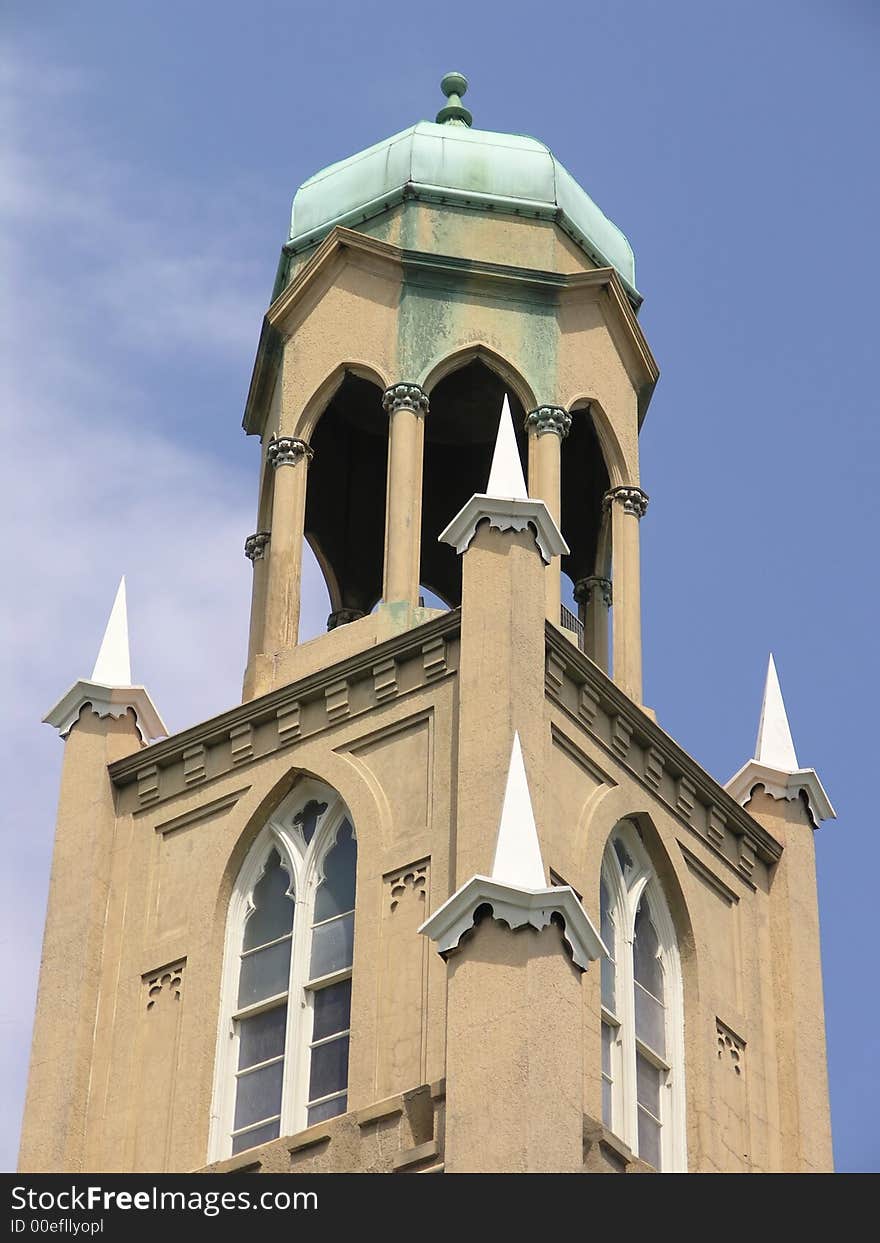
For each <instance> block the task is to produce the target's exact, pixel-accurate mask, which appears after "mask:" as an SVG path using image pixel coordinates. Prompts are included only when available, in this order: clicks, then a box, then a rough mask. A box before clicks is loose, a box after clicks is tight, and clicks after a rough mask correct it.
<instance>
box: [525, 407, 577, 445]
mask: <svg viewBox="0 0 880 1243" xmlns="http://www.w3.org/2000/svg"><path fill="white" fill-rule="evenodd" d="M523 426H524V427H525V429H526V432H527V433H528V432H534V433H535V435H536V436H545V435H547V433H548V432H552V433H553V434H554V435H556V436H558V437H559V439H560V440H564V439H565V437H566V436H567V435H568V433H569V430H570V428H571V415H570V414H569V413H568V411H567V410H565V409H563V407H562V406H538V408H537V410H532V411H531V413H529V414H527V415H526V421H525V423H524V424H523Z"/></svg>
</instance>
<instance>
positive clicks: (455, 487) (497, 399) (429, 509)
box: [421, 359, 528, 608]
mask: <svg viewBox="0 0 880 1243" xmlns="http://www.w3.org/2000/svg"><path fill="white" fill-rule="evenodd" d="M505 392H506V393H507V395H508V397H509V398H510V412H511V414H512V416H513V425H514V428H515V429H516V439H517V446H518V448H519V456H520V461H521V462H522V466H523V473H524V474H525V473H526V470H527V463H528V443H527V439H526V433H525V430H524V428H523V422H524V419H525V410H524V409H523V405H522V402H521V401H520V400H519V398H518V397H517V396H516V394H515V393H514V392H513V391H512V390H511V389H510V388H509V387H507V386H506V385H505V382H504V380H502V379H501V377H500V376H498V375H496V373H495V372H494V371H492V370H491V369H490V368H489V367H487V366H486V364H485V363H484V362H482V361H481V360H480V359H474V360H473V361H472V362H469V363H467V364H466V365H465V366H463V367H461V368H459V369H458V370H457V371H453V372H452V373H451V374H450V375H447V376H445V377H444V378H443V379H442V380H440V381H439V382H438V383H437V384H436V385H435V386H434V388H433V389H432V391H431V393H430V399H431V409H430V413H429V414H428V416H427V418H426V420H425V459H424V477H423V484H422V551H421V582H422V583H423V584H424V586H425V587H427V588H428V589H429V590H430V591H432V592H434V594H435V595H437V596H439V597H440V599H441V600H444V601H446V603H447V604H449V605H450V607H452V608H457V607H458V605H459V604H461V558H460V557H459V556H458V554H457V553H456V551H455V549H454V548H452V547H450V546H449V545H448V544H440V543H438V542H437V537H438V536H439V534H440V532H441V531H442V530H443V529H444V528H445V527H446V526H447V525H448V523H449V522H450V521H451V520H452V519H453V518H454V517H455V515H456V514H457V513H458V511H459V510H460V509H461V507H462V506H463V505H464V504H465V502H466V501H468V500H470V498H471V497H472V496H473V495H474V493H479V492H485V491H486V485H487V484H488V481H489V470H490V468H491V465H492V451H493V449H494V447H495V438H496V436H497V434H498V420H499V418H500V415H501V405H502V402H503V400H504V394H505Z"/></svg>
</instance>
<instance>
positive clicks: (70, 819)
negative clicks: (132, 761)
mask: <svg viewBox="0 0 880 1243" xmlns="http://www.w3.org/2000/svg"><path fill="white" fill-rule="evenodd" d="M140 746H141V740H140V734H139V733H138V728H137V725H136V723H135V719H134V715H133V713H131V712H128V713H127V714H126V715H125V716H122V717H120V718H119V719H116V718H114V717H112V716H108V717H102V718H99V717H98V716H96V715H95V713H94V712H93V711H92V709H91V707H90V706H89V705H86V706H85V707H84V708H83V710H82V712H81V714H80V718H79V720H78V721H77V723H76V724H75V725H74V726H73V728H72V730H71V732H70V734H69V735H68V738H67V742H66V743H65V748H64V762H63V766H62V771H61V793H60V797H59V802H58V817H57V821H56V828H55V848H54V851H53V855H52V873H51V879H50V882H49V900H48V906H47V913H46V927H45V932H44V936H43V956H42V962H41V964H40V984H39V990H38V994H37V1010H36V1018H35V1020H34V1038H33V1045H32V1050H31V1068H30V1076H29V1079H28V1090H27V1099H26V1102H25V1110H24V1126H23V1129H22V1136H21V1149H20V1153H19V1166H20V1169H22V1170H23V1171H27V1172H33V1173H53V1172H58V1171H59V1170H66V1171H70V1172H74V1171H77V1170H80V1169H82V1168H83V1150H84V1144H85V1138H86V1134H85V1133H86V1111H87V1105H88V1091H89V1081H90V1076H91V1071H92V1056H93V1050H94V1043H95V1032H96V1026H97V1023H98V1001H99V987H100V976H101V959H102V956H103V952H104V922H105V915H106V910H107V901H108V896H109V884H110V871H111V863H112V858H113V845H114V837H115V830H116V812H115V808H114V800H113V790H112V787H111V784H110V778H109V776H108V774H107V765H108V764H110V763H112V762H113V761H114V760H119V759H122V758H123V757H125V756H127V755H131V754H133V753H134V752H136V751H138V750H139V749H140Z"/></svg>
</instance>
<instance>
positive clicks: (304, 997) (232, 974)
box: [208, 779, 357, 1161]
mask: <svg viewBox="0 0 880 1243" xmlns="http://www.w3.org/2000/svg"><path fill="white" fill-rule="evenodd" d="M312 799H315V800H316V801H317V802H319V803H326V804H327V809H326V811H324V812H323V813H322V814H321V817H320V820H319V822H318V825H317V827H316V830H315V834H314V836H313V837H312V840H311V842H310V843H308V845H306V844H305V842H304V840H303V837H302V835H301V833H300V831H299V828H298V827H297V826H296V825H294V823H293V820H294V817H295V816H296V815H297V813H298V812H299V811H301V810H302V808H303V807H304V806H305V805H306V804H307V803H308V802H309V801H310V800H312ZM346 820H347V821H348V823H349V824H350V825H351V828H352V835H353V837H354V839H355V841H357V828H356V826H355V823H354V820H353V819H352V816H351V813H350V812H349V810H348V808H347V807H346V805H345V803H344V802H343V800H342V798H341V797H340V796H339V795H338V794H337V793H336V791H335V790H332V789H331V788H330V787H329V786H325V785H324V784H323V783H321V782H318V781H315V780H312V779H309V780H307V781H302V782H299V783H298V784H297V785H296V786H295V787H294V789H293V790H292V791H291V792H290V794H289V795H288V796H287V797H286V798H285V799H284V800H283V802H282V803H281V804H280V805H279V807H278V808H277V809H276V811H275V813H274V814H273V815H272V816H271V817H270V819H269V820H268V821H267V823H266V824H265V825H264V827H263V828H262V829H261V831H260V833H259V834H258V836H257V838H256V840H255V841H254V843H253V845H252V846H251V848H250V850H249V851H248V853H247V856H246V858H245V860H244V863H243V864H242V866H241V869H240V870H239V874H238V877H237V878H236V881H235V885H234V886H233V890H232V895H231V897H230V900H229V908H228V915H227V919H226V937H225V944H224V951H223V971H222V976H221V993H220V1021H219V1024H218V1032H217V1047H216V1054H215V1059H214V1090H213V1106H212V1109H211V1126H210V1132H209V1138H208V1160H209V1161H222V1160H225V1159H226V1158H228V1157H230V1156H232V1131H233V1118H234V1115H235V1095H236V1086H237V1081H236V1071H237V1068H238V1043H239V1037H238V1030H237V1024H236V1022H235V1016H236V1015H237V1014H239V1006H238V1004H237V1002H238V982H239V970H240V966H241V952H242V950H241V947H242V940H243V937H244V927H245V922H246V920H247V917H248V915H249V914H250V912H251V911H252V910H253V904H252V901H251V895H252V893H253V890H254V886H255V885H256V883H257V881H258V880H259V879H260V876H261V875H262V873H263V870H264V868H265V865H266V860H267V859H268V856H269V854H270V852H271V851H272V850H273V849H274V850H277V851H278V853H279V855H280V856H281V862H282V865H283V867H284V868H285V870H286V871H287V872H288V874H289V875H290V877H291V881H292V885H293V890H294V917H293V944H292V947H291V955H290V977H289V981H288V990H287V1030H286V1038H285V1045H284V1079H283V1086H282V1092H281V1121H280V1129H279V1135H292V1134H296V1132H298V1131H302V1130H304V1129H305V1127H306V1126H307V1105H308V1091H309V1073H310V1068H311V1042H312V1028H313V1008H314V996H315V993H316V992H317V991H318V990H319V989H322V988H327V987H329V986H330V985H331V984H338V983H341V982H342V981H343V980H347V979H349V978H351V976H352V974H353V966H352V967H344V968H342V969H341V970H339V971H334V972H332V973H331V974H329V975H325V976H322V977H321V978H320V979H317V978H316V979H314V980H312V979H310V978H309V975H308V972H309V963H310V958H311V949H312V921H313V918H314V909H315V895H316V893H317V890H318V886H319V884H320V883H321V880H322V879H323V871H322V869H323V864H324V860H325V859H326V857H327V855H328V854H329V852H330V850H331V849H332V848H333V846H334V845H335V843H336V839H337V837H338V834H339V830H340V828H341V827H342V824H343V822H344V821H346ZM356 922H357V921H355V923H356ZM280 996H281V994H280V993H279V994H278V997H280ZM273 1000H275V999H273V998H266V999H265V1000H263V1001H261V1002H259V1003H258V1004H255V1005H254V1006H253V1007H251V1008H250V1009H251V1010H252V1012H253V1013H257V1012H258V1011H259V1010H261V1009H269V1008H271V1005H272V1002H273ZM322 1099H323V1098H322ZM327 1099H330V1098H329V1097H328V1098H327ZM243 1151H246V1150H243Z"/></svg>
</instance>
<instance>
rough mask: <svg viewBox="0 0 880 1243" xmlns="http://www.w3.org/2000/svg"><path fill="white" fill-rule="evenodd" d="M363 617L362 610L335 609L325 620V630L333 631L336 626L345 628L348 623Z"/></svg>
mask: <svg viewBox="0 0 880 1243" xmlns="http://www.w3.org/2000/svg"><path fill="white" fill-rule="evenodd" d="M365 616H366V614H365V613H364V610H363V609H337V610H336V612H335V613H331V614H330V616H329V617H328V618H327V629H328V630H335V629H336V627H337V626H347V625H348V623H349V622H353V621H357V620H358V618H360V617H365Z"/></svg>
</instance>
